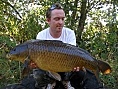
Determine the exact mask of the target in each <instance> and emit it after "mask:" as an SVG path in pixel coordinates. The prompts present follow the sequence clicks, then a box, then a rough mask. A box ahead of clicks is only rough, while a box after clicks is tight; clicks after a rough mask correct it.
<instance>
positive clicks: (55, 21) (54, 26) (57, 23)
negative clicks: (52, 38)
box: [47, 9, 65, 33]
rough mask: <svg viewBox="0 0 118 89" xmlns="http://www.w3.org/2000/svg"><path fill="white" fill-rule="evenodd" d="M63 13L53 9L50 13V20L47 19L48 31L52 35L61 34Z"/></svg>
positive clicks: (60, 10)
mask: <svg viewBox="0 0 118 89" xmlns="http://www.w3.org/2000/svg"><path fill="white" fill-rule="evenodd" d="M64 18H65V12H64V11H63V10H62V9H54V10H52V12H51V18H49V19H47V21H48V24H49V26H50V30H51V31H52V32H53V33H61V31H62V28H63V26H64Z"/></svg>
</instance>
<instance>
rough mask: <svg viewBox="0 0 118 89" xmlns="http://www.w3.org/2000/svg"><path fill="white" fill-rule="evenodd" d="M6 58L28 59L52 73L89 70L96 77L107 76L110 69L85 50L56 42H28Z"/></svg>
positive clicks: (17, 47) (12, 51)
mask: <svg viewBox="0 0 118 89" xmlns="http://www.w3.org/2000/svg"><path fill="white" fill-rule="evenodd" d="M7 58H9V59H13V60H17V61H21V62H23V63H24V61H25V60H26V59H27V58H29V59H30V60H31V61H33V62H34V63H35V64H36V65H37V66H38V67H39V68H40V69H43V70H46V71H52V72H69V71H72V70H73V68H75V67H80V69H82V68H83V67H84V68H86V69H89V70H91V71H92V72H93V73H94V74H95V75H96V77H98V72H99V71H101V72H102V73H103V74H109V73H110V72H111V67H110V66H109V65H108V64H107V63H105V62H103V61H100V60H96V59H95V58H94V57H92V56H91V55H90V53H88V52H87V51H86V50H84V49H81V48H78V47H76V46H73V45H70V44H67V43H63V42H61V41H56V40H30V41H27V42H25V43H23V44H20V45H18V46H16V47H15V48H14V49H13V50H11V51H10V52H9V54H8V55H7Z"/></svg>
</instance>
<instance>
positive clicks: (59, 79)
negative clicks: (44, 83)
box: [48, 71, 61, 81]
mask: <svg viewBox="0 0 118 89" xmlns="http://www.w3.org/2000/svg"><path fill="white" fill-rule="evenodd" d="M48 75H49V76H50V77H51V78H54V79H55V80H58V81H61V76H60V75H59V74H58V73H56V72H52V71H48Z"/></svg>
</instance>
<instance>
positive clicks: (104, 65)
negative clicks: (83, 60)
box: [97, 60, 111, 74]
mask: <svg viewBox="0 0 118 89" xmlns="http://www.w3.org/2000/svg"><path fill="white" fill-rule="evenodd" d="M97 61H98V66H99V69H100V71H101V72H102V73H103V74H109V73H111V67H110V65H109V64H108V63H106V62H104V61H101V60H97Z"/></svg>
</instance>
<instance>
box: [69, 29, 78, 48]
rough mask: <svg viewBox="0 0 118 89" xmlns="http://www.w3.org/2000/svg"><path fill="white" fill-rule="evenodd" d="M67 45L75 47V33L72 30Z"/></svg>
mask: <svg viewBox="0 0 118 89" xmlns="http://www.w3.org/2000/svg"><path fill="white" fill-rule="evenodd" d="M68 43H69V44H71V45H75V46H76V36H75V32H74V31H73V30H72V31H71V33H70V34H69V37H68Z"/></svg>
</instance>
